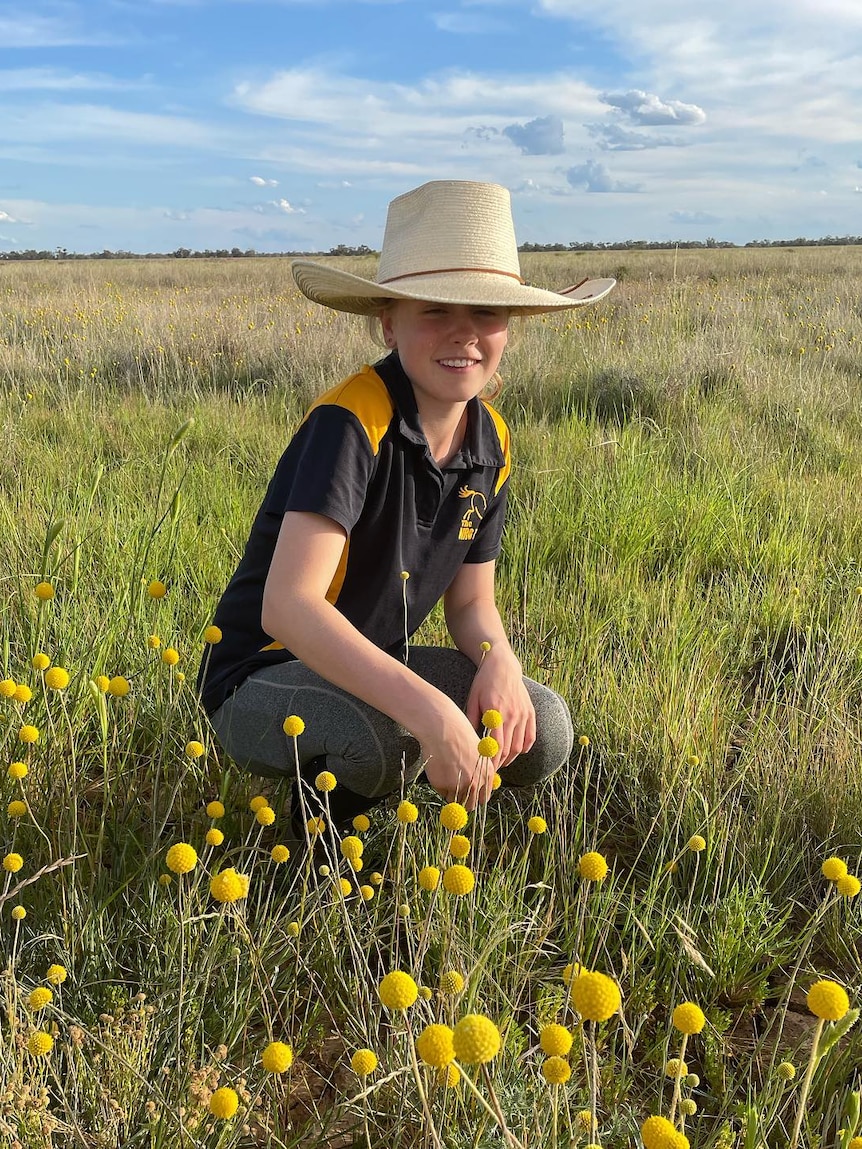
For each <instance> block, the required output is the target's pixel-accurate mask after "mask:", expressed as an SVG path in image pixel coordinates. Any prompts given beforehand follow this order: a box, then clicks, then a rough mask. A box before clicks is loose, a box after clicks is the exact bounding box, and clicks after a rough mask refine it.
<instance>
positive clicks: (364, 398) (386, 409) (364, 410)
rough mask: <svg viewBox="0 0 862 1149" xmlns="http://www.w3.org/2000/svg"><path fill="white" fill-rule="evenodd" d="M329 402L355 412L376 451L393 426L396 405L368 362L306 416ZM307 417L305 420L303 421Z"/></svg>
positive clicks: (323, 396)
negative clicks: (391, 425) (367, 364)
mask: <svg viewBox="0 0 862 1149" xmlns="http://www.w3.org/2000/svg"><path fill="white" fill-rule="evenodd" d="M327 404H330V405H334V406H336V407H346V408H347V410H348V411H352V412H353V414H354V415H355V416H356V418H357V419H358V420H359V422H360V423H361V424H362V427H363V430H364V431H365V434H366V435H367V436H368V442H369V443H370V444H371V451H372V454H374V455H376V454H377V452H378V451H379V450H380V441H381V440H382V438H383V436H384V435H385V434H386V432H387V431H388V430H389V424H390V423H391V422H392V415H393V413H394V411H395V408H394V406H393V404H392V398H391V396H390V394H389V392H388V391H387V390H386V384H385V383H384V382H383V380H382V379H381V378H380V376H379V375H378V374H377V372H376V371H375V370H374V368H373V367H368V366H365V367H363V368H362V370H361V371H357V373H356V374H355V375H351V376H350V377H349V378H348V379H345V380H343V381H342V382H341V383H339V384H338V385H337V386H335V387H333V388H331V389H330V390H329V391H326V392H325V393H324V394H323V395H321V396H320V398H319V399H316V400H315V401H314V403H312V405H311V406H310V407H309V408H308V411H306V413H305V419H307V418H308V416H309V415H310V414H311V412H312V411H313V410H314V409H315V408H316V407H324V406H326V405H327ZM305 419H303V420H302V422H303V423H304V422H305Z"/></svg>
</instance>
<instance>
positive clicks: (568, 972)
mask: <svg viewBox="0 0 862 1149" xmlns="http://www.w3.org/2000/svg"><path fill="white" fill-rule="evenodd" d="M583 972H584V967H583V966H582V965H581V963H580V962H577V961H574V962H569V964H568V965H567V966H565V967H564V969H563V982H564V983H565V985H571V984H572V982H573V981H574V980H575V978H579V977H580V976H581V974H582V973H583Z"/></svg>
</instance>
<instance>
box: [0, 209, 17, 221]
mask: <svg viewBox="0 0 862 1149" xmlns="http://www.w3.org/2000/svg"><path fill="white" fill-rule="evenodd" d="M17 222H18V220H17V219H13V218H12V216H11V215H10V214H9V213H8V211H0V223H17Z"/></svg>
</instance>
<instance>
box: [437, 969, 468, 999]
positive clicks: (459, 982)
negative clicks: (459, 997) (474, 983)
mask: <svg viewBox="0 0 862 1149" xmlns="http://www.w3.org/2000/svg"><path fill="white" fill-rule="evenodd" d="M463 988H464V978H463V977H462V976H461V974H460V973H458V971H457V970H456V969H450V970H446V972H445V973H441V974H440V992H441V993H460V992H461V990H462V989H463Z"/></svg>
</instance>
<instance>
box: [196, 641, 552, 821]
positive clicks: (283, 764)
mask: <svg viewBox="0 0 862 1149" xmlns="http://www.w3.org/2000/svg"><path fill="white" fill-rule="evenodd" d="M408 665H409V666H410V669H411V670H413V671H415V673H416V674H418V675H419V676H420V677H421V678H423V679H425V681H426V682H430V683H431V684H432V685H433V686H435V687H437V689H438V690H440V691H442V692H443V693H444V694H446V695H447V696H448V697H449V698H451V699H452V701H453V702H455V703H456V704H457V705H458V706H459V707H461V709H462V710H463V709H464V707H465V706H466V704H467V695H468V694H469V691H470V687H471V685H472V682H473V677H474V675H475V673H476V667H475V666H474V665H473V663H472V662H471V661H470V660H469V659H468V658H467V657H466V656H465V655H463V654H461V652H460V651H457V650H451V649H447V648H443V647H426V646H414V647H411V648H410V655H409V662H408ZM524 685H525V686H526V688H527V690H528V691H529V694H530V698H531V699H532V702H533V706H534V707H535V710H536V741H535V743H534V745H533V746H532V748H531V749H530V750H529V751H528V752H527V753H526V754H522V755H520V757H518V758H515V759H514V761H512V762H510V763H509V765H508V766H506V767H505V768H504V769H503V770H502V771H501V777H502V779H503V785H504V786H516V787H526V786H534V785H536V783H538V782H540V781H541V780H542V779H543V778H547V777H548V776H549V775H551V774H553V773H554V772H555V771H556V770H559V769H560V767H561V766H563V765H565V763H566V762H568V760H569V755H570V754H571V751H572V746H573V743H574V732H573V729H572V719H571V716H570V714H569V708H568V706H567V705H566V703H565V702H564V701H563V699H562V698H561V697H560V696H559V695H558V694H556V693H554V691H553V690H550V689H549V688H548V687H547V686H542V685H541V684H540V683H538V682H534V681H533V680H532V679H530V678H525V679H524ZM289 714H297V715H298V716H299V717H300V718H302V720H303V721H304V722H305V731H304V733H303V734H301V735H300V736H299V738H298V739H297V747H296V751H298V755H299V766H300V771H301V772H302V774H303V776H304V774H305V771H303V770H302V767H304V766H306V765H308V764H309V763H310V762H312V761H314V763H315V766H314V768H315V769H316V770H323V769H327V770H331V771H332V773H333V774H334V775H335V777H336V778H337V780H338V783H339V788H343V789H346V790H347V791H349V792H350V793H352V794H353V795H356V796H357V799H358V801H357V803H356V806H357V807H358V808H366V809H367V808H368V807H369V806H372V805H374V804H376V803H377V802H379V801H381V800H382V799H383V798H385V797H386V796H387V795H388V794H392V793H395V792H397V791H398V790H399V789H400V787H401V779H402V774H403V776H404V778H405V780H406V781H408V782H412V781H414V780H415V779H416V778H417V777H418V775H419V774H420V773H421V770H422V763H421V760H420V750H419V743H418V742H417V741H416V739H415V738H413V736H412V735H411V734H409V733H408V732H407V731H406V730H405V729H404V728H403V727H401V726H399V725H398V723H396V722H394V721H393V720H392V719H391V718H388V717H387V716H386V715H385V714H381V713H380V711H379V710H375V709H373V707H371V706H368V705H367V704H366V703H364V702H360V701H359V699H357V698H355V697H354V696H353V695H352V694H348V693H347V692H346V691H345V690H341V689H339V688H338V687H337V686H333V685H332V683H330V682H327V681H326V679H324V678H321V677H320V676H319V675H318V674H315V673H314V671H312V670H309V669H308V667H307V666H305V665H303V663H301V662H296V661H294V662H282V663H279V664H278V665H276V666H269V667H265V668H264V669H263V670H258V671H256V672H255V673H254V674H252V675H251V676H250V677H249V678H247V679H246V680H245V682H243V683H242V685H241V686H239V687H238V688H237V689H236V691H235V692H234V694H233V695H232V696H231V697H230V698H229V699H228V700H227V702H225V703H224V705H223V706H221V707H220V708H219V709H218V710H217V711H216V712H215V714H214V715H213V716H212V724H213V728H214V729H215V732H216V735H217V737H218V739H219V741H220V742H221V744H222V746H223V748H224V749H225V751H226V752H227V753H228V754H229V755H230V757H231V758H233V759H234V761H235V762H236V763H237V764H238V765H240V766H242V767H244V768H245V769H247V770H250V771H251V772H252V773H254V774H261V775H263V776H265V777H270V778H285V779H287V778H290V779H295V778H296V758H295V754H296V751H295V749H294V742H293V739H292V738H288V737H287V735H286V734H285V733H284V730H283V729H282V723H283V722H284V719H285V718H286V717H287V716H288V715H289ZM504 718H505V715H504ZM335 793H337V791H336V792H335ZM345 797H346V795H345ZM356 812H358V809H357V811H356Z"/></svg>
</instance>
